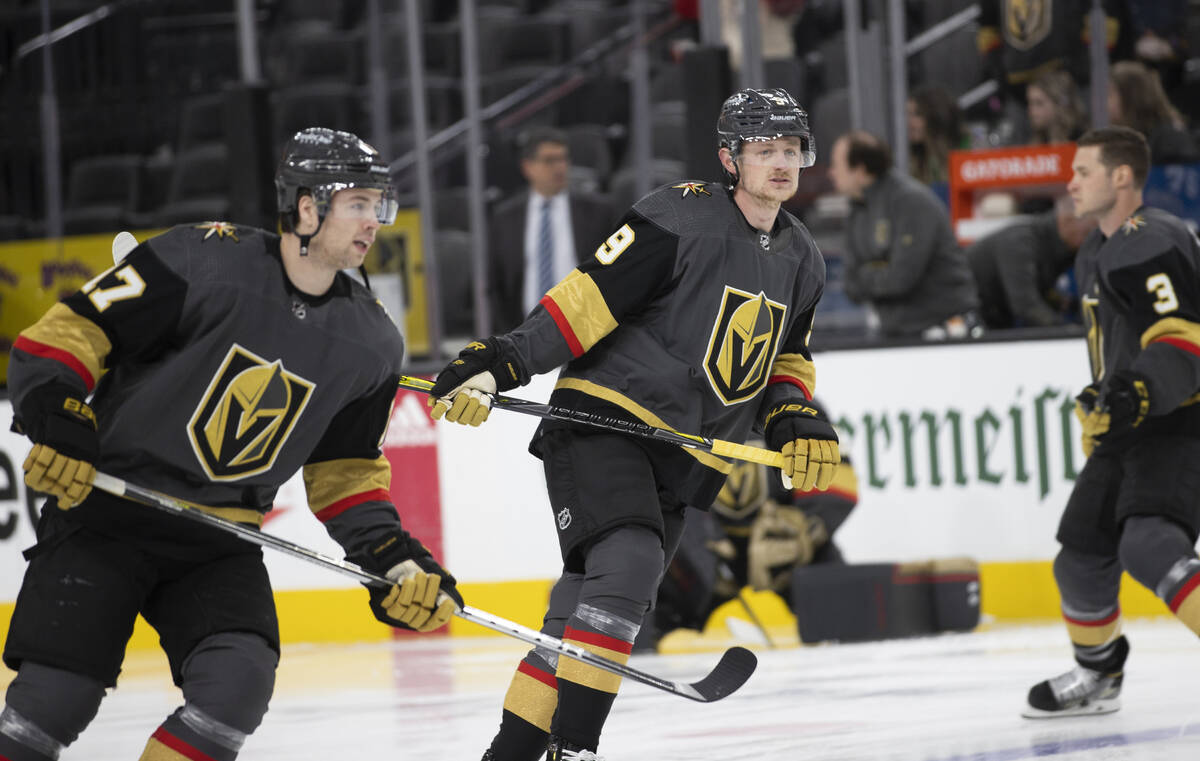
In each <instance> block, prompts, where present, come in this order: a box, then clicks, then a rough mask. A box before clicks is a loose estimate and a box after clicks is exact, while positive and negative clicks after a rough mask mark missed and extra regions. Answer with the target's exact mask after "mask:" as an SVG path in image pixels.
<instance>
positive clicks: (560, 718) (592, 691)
mask: <svg viewBox="0 0 1200 761" xmlns="http://www.w3.org/2000/svg"><path fill="white" fill-rule="evenodd" d="M637 632H638V624H637V623H635V622H632V621H627V620H625V619H622V618H618V617H616V616H613V615H611V614H605V613H604V612H603V611H600V610H598V609H596V608H593V607H591V606H589V605H583V604H581V605H580V606H579V608H578V609H577V610H576V612H575V614H574V615H572V616H571V618H570V619H568V621H567V627H566V630H565V631H564V632H563V641H564V642H570V643H571V644H573V645H578V646H579V647H582V648H583V649H585V650H588V651H589V652H592V653H595V654H596V655H599V656H601V657H603V658H607V659H608V660H610V661H615V662H617V663H622V664H624V663H628V662H629V654H630V653H631V652H632V651H633V640H634V639H635V638H636V637H637ZM557 676H558V713H557V714H555V717H554V722H553V727H552V729H551V732H552V733H553V734H554V735H555V737H557V738H561V739H562V740H564V741H566V742H567V743H569V744H570V745H572V746H575V747H579V748H585V749H588V750H593V751H594V750H595V749H596V747H597V746H598V745H599V744H600V731H601V730H602V729H603V728H604V722H605V720H606V719H607V718H608V712H609V710H611V709H612V704H613V701H614V700H616V697H617V690H619V689H620V687H621V677H619V676H617V675H616V674H612V673H609V672H607V671H603V670H601V669H598V668H596V667H595V666H589V665H588V664H586V663H581V662H580V661H576V660H574V659H570V658H560V659H559V661H558V672H557Z"/></svg>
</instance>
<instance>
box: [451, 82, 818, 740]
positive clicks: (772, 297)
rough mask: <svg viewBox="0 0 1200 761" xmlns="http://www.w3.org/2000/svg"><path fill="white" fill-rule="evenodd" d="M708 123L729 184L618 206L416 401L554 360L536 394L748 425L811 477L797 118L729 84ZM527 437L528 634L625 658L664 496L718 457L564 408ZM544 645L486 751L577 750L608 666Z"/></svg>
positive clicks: (671, 497)
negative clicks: (572, 264) (540, 606)
mask: <svg viewBox="0 0 1200 761" xmlns="http://www.w3.org/2000/svg"><path fill="white" fill-rule="evenodd" d="M717 133H718V137H719V142H720V148H719V151H718V155H719V157H720V160H721V163H722V166H723V167H724V170H725V172H726V175H727V179H728V180H729V183H728V185H717V184H709V183H704V182H679V183H673V184H670V185H667V186H665V187H662V188H659V189H658V190H655V191H654V192H652V193H650V194H649V195H647V196H646V197H644V198H642V199H641V200H640V201H638V202H637V203H635V204H634V205H633V207H632V208H631V209H630V210H629V211H628V212H627V213H626V215H625V217H624V218H623V220H622V221H621V223H620V224H619V226H618V228H617V230H616V231H614V232H613V233H612V235H611V236H610V237H609V238H608V239H607V240H606V241H603V242H600V241H597V242H598V243H600V245H599V247H598V248H597V250H596V252H595V255H594V256H593V257H591V258H590V259H589V260H588V261H586V262H585V263H583V264H581V265H580V266H579V267H578V268H577V269H575V270H574V271H572V272H571V273H570V274H569V275H568V276H567V277H566V278H565V279H563V280H562V282H560V283H558V284H557V285H555V286H554V287H553V288H551V289H550V291H549V292H548V293H547V294H546V295H545V297H544V298H542V300H541V304H540V305H539V306H538V307H536V308H535V309H534V310H533V312H532V313H531V314H530V316H529V317H528V318H527V319H526V320H525V322H524V323H522V324H521V325H520V326H519V327H517V328H516V329H515V330H513V331H512V332H510V333H507V334H505V335H502V336H498V337H493V338H488V339H484V340H481V341H476V342H473V343H472V344H470V345H468V347H467V348H466V349H464V350H463V351H462V353H461V354H460V355H459V358H458V359H456V360H454V362H452V363H451V364H450V365H449V366H448V367H446V369H445V370H443V371H442V373H441V374H440V375H439V376H438V378H437V382H436V383H435V385H434V388H433V389H432V392H431V397H430V399H431V401H433V403H434V416H435V417H440V416H442V415H443V414H444V415H445V417H446V419H448V420H451V421H455V422H460V423H469V424H474V425H478V424H479V423H481V422H483V421H484V420H485V419H486V418H487V415H488V412H489V406H488V405H489V401H490V397H488V396H487V392H489V391H492V392H494V391H497V390H500V391H504V390H507V389H511V388H514V387H516V386H518V385H521V384H524V383H525V382H527V381H528V380H529V378H530V376H531V375H534V374H537V373H544V372H548V371H550V370H553V369H554V368H556V367H559V366H560V365H563V364H565V365H566V368H565V369H564V370H563V372H562V374H561V375H560V377H559V379H558V383H557V384H556V386H555V389H554V392H553V395H552V397H551V402H552V403H553V404H556V405H562V406H567V407H572V408H575V409H579V410H585V411H589V412H595V413H597V414H601V415H605V416H611V417H621V418H626V419H629V420H633V421H640V422H642V423H648V424H650V425H653V426H655V427H660V428H662V427H669V428H672V429H675V430H678V431H687V432H690V433H698V434H700V435H702V436H706V437H713V438H721V439H726V440H731V441H736V442H742V441H745V440H746V438H747V436H748V435H749V434H750V432H751V430H752V429H755V428H758V429H760V430H761V429H762V428H763V427H765V435H766V439H767V441H768V443H769V444H770V446H771V447H773V448H775V449H780V450H782V451H783V453H784V455H785V457H786V463H787V465H786V467H785V471H786V474H787V475H789V476H791V477H792V478H793V479H794V480H795V483H796V486H797V487H799V488H802V489H805V490H811V489H813V488H817V489H825V488H826V487H828V485H829V483H830V481H831V479H832V478H833V474H834V470H835V469H836V467H837V463H838V459H839V458H838V450H837V435H836V434H835V433H834V431H833V428H832V426H831V425H829V424H828V423H827V422H825V421H823V420H821V419H819V418H818V417H817V416H816V410H815V409H814V408H813V407H812V406H811V405H810V404H808V401H809V400H810V399H811V398H812V393H813V389H814V379H815V371H814V369H813V363H812V357H811V355H810V353H809V350H808V334H809V331H810V330H811V329H812V321H813V312H814V310H815V308H816V305H817V300H818V299H819V298H820V296H821V292H822V290H823V288H824V285H825V263H824V261H822V259H821V255H820V253H819V252H818V251H817V247H816V245H815V244H814V242H813V239H812V237H811V236H810V235H809V233H808V230H806V229H805V227H804V225H802V224H801V223H800V222H799V220H797V219H796V218H795V217H793V216H792V215H791V214H789V213H788V212H786V211H784V210H782V209H781V208H780V204H781V203H782V202H783V201H786V200H787V199H789V198H791V197H792V195H793V194H794V193H795V192H796V188H797V181H798V179H799V175H800V172H801V171H802V169H803V168H804V167H808V166H811V165H812V163H813V161H814V160H815V156H816V152H815V148H814V146H813V142H812V135H811V133H810V132H809V128H808V117H807V114H805V112H804V111H803V110H802V109H801V108H800V106H799V105H798V104H797V103H796V101H795V100H793V99H792V97H791V96H790V95H788V94H787V93H786V92H784V91H783V90H742V91H741V92H738V93H735V94H733V95H732V96H731V97H730V98H728V99H727V100H726V101H725V104H724V106H723V107H722V110H721V114H720V117H719V119H718V122H717ZM439 397H440V398H439ZM532 450H533V451H534V453H535V454H537V455H538V456H540V457H541V459H542V461H543V465H544V468H545V472H546V481H547V487H548V491H549V495H550V502H551V506H552V509H553V513H552V515H550V516H547V518H549V519H552V520H553V521H554V525H555V527H556V529H557V533H558V539H559V548H560V550H561V553H562V559H563V573H562V576H561V577H560V579H559V581H558V583H557V584H556V585H555V587H554V590H553V592H551V595H550V606H549V611H548V612H547V614H546V617H545V621H544V624H543V631H545V632H547V633H551V634H554V635H555V636H557V637H561V638H563V639H565V640H567V641H569V642H573V643H574V644H577V645H578V646H580V647H583V648H586V649H588V650H591V651H594V652H597V653H601V654H603V655H604V656H605V657H608V658H613V659H622V660H623V659H625V658H628V657H629V653H630V650H631V648H632V644H633V641H634V638H635V637H636V635H637V632H638V627H639V624H640V622H641V621H642V618H643V616H644V614H645V613H646V611H647V609H648V607H649V606H650V604H651V602H652V598H653V594H654V590H655V589H657V587H658V580H659V578H660V577H661V575H662V573H663V569H664V568H665V564H666V563H668V562H669V561H670V559H671V556H672V554H673V553H674V551H675V547H676V545H677V543H678V540H679V535H680V529H681V527H682V522H683V506H684V505H688V504H691V505H704V506H707V505H711V504H712V502H713V499H714V498H715V496H716V494H717V492H718V491H719V490H720V488H721V486H722V484H723V483H724V481H725V476H726V474H727V473H728V472H729V470H730V467H731V466H730V464H729V463H728V462H726V461H725V460H722V459H720V458H718V457H715V456H713V455H712V454H710V453H708V452H705V451H701V450H689V449H682V448H680V447H677V446H673V445H670V444H660V443H657V442H648V441H645V440H640V439H634V438H632V437H627V436H624V435H621V434H616V433H597V432H595V431H588V430H581V429H575V428H571V427H569V426H567V425H565V424H543V425H542V427H541V428H540V429H539V430H538V433H537V434H536V436H535V438H534V442H533V444H532ZM554 661H555V659H554V658H552V657H548V656H546V655H545V654H544V653H540V652H537V651H534V652H531V653H529V654H528V655H527V656H526V658H525V660H524V661H523V662H522V663H521V664H520V666H519V667H518V669H517V673H516V675H515V676H514V678H513V681H512V683H511V686H510V688H509V692H508V694H507V696H506V697H505V700H504V712H503V718H502V720H501V726H500V731H499V733H498V734H497V735H496V737H495V739H494V741H493V742H492V745H491V747H490V748H489V749H488V751H487V753H486V755H485V758H487V759H491V760H493V761H535V759H540V758H541V757H542V755H543V754H544V753H547V750H548V751H549V753H548V758H549V759H551V761H566V760H567V759H579V760H581V761H582V760H583V759H593V758H595V752H596V750H597V746H598V744H599V741H600V732H601V728H602V727H603V725H604V721H605V719H606V717H607V716H608V712H609V709H610V707H611V705H612V703H613V700H614V699H615V698H616V693H617V690H618V687H619V684H620V680H619V678H614V677H612V676H610V675H609V674H605V673H602V672H600V671H599V670H597V669H595V668H592V667H590V666H586V665H582V664H579V663H576V662H573V661H569V660H568V659H566V658H560V659H558V660H557V664H556V663H555V662H554Z"/></svg>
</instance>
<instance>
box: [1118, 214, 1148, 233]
mask: <svg viewBox="0 0 1200 761" xmlns="http://www.w3.org/2000/svg"><path fill="white" fill-rule="evenodd" d="M1145 226H1146V218H1145V217H1143V216H1142V215H1141V214H1134V215H1133V216H1132V217H1130V218H1129V219H1127V220H1125V221H1124V222H1122V223H1121V230H1123V231H1124V232H1125V234H1126V235H1129V234H1130V233H1132V232H1137V231H1138V230H1141V229H1142V228H1143V227H1145Z"/></svg>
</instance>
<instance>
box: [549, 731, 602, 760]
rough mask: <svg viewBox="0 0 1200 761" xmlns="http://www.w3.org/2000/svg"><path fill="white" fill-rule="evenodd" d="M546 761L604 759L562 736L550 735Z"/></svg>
mask: <svg viewBox="0 0 1200 761" xmlns="http://www.w3.org/2000/svg"><path fill="white" fill-rule="evenodd" d="M546 761H604V759H603V758H602V757H601V756H597V755H596V754H595V753H594V752H592V751H590V750H587V749H586V748H583V747H581V746H579V745H576V744H574V743H572V742H568V741H566V740H563V739H562V738H559V737H555V736H554V735H551V736H550V742H549V743H548V745H547V747H546Z"/></svg>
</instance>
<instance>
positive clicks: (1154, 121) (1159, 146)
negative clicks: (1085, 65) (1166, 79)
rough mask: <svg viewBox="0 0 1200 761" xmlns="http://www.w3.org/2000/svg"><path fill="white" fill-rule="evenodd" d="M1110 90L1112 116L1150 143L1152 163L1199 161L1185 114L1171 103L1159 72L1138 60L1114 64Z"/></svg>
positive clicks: (1110, 111) (1109, 109)
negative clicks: (1184, 117) (1184, 118)
mask: <svg viewBox="0 0 1200 761" xmlns="http://www.w3.org/2000/svg"><path fill="white" fill-rule="evenodd" d="M1110 79H1111V85H1110V87H1109V89H1108V118H1109V121H1111V122H1112V123H1113V124H1115V125H1118V126H1122V127H1131V128H1133V129H1135V130H1137V131H1138V132H1141V133H1142V134H1143V135H1145V136H1146V142H1148V143H1150V162H1151V163H1152V164H1172V163H1184V162H1189V161H1196V160H1197V159H1198V158H1200V153H1198V152H1197V150H1196V143H1195V141H1193V140H1192V136H1191V135H1189V134H1188V132H1187V128H1186V125H1185V123H1184V120H1183V116H1182V115H1180V113H1179V111H1178V110H1176V108H1175V107H1174V106H1173V105H1171V101H1169V100H1168V99H1167V93H1166V92H1165V91H1164V90H1163V86H1162V82H1161V81H1160V80H1159V78H1158V72H1156V71H1154V70H1153V69H1150V68H1147V67H1146V66H1145V65H1144V64H1142V63H1139V62H1137V61H1120V62H1118V63H1115V64H1113V67H1112V71H1111V73H1110Z"/></svg>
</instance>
